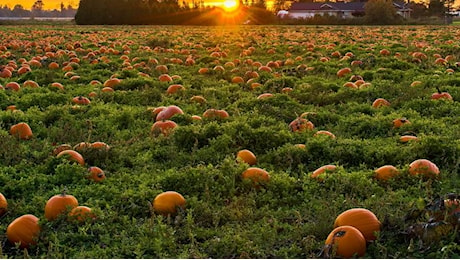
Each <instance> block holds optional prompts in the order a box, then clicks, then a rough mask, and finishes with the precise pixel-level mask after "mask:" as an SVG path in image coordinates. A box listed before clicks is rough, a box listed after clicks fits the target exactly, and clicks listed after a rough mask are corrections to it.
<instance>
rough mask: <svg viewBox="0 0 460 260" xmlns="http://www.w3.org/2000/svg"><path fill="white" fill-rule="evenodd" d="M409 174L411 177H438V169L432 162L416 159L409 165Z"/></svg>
mask: <svg viewBox="0 0 460 260" xmlns="http://www.w3.org/2000/svg"><path fill="white" fill-rule="evenodd" d="M409 173H410V174H411V175H414V176H415V175H423V176H424V177H438V176H439V168H438V166H437V165H436V164H434V163H433V162H431V161H429V160H427V159H418V160H415V161H413V162H411V163H410V164H409Z"/></svg>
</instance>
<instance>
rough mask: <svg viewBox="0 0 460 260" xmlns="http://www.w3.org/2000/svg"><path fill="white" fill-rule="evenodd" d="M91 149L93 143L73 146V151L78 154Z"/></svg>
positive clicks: (80, 143) (81, 143)
mask: <svg viewBox="0 0 460 260" xmlns="http://www.w3.org/2000/svg"><path fill="white" fill-rule="evenodd" d="M90 147H91V143H88V142H79V143H78V144H76V145H74V146H73V149H74V150H75V151H77V152H84V151H86V150H88V149H89V148H90Z"/></svg>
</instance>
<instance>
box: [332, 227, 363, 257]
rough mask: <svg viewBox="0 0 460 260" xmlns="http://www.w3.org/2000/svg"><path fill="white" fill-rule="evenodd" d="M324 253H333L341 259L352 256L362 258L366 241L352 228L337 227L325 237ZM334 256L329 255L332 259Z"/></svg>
mask: <svg viewBox="0 0 460 260" xmlns="http://www.w3.org/2000/svg"><path fill="white" fill-rule="evenodd" d="M325 244H326V249H325V252H327V253H328V254H330V252H331V251H332V252H335V255H337V256H340V257H343V258H351V257H353V256H354V255H357V256H364V254H365V253H366V240H365V239H364V236H363V235H362V234H361V232H360V231H359V230H358V229H356V228H355V227H352V226H341V227H337V228H335V229H334V230H332V232H331V233H330V234H329V235H328V236H327V239H326V243H325ZM335 255H331V256H332V257H334V256H335Z"/></svg>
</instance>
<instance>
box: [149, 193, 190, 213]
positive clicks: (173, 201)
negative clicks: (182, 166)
mask: <svg viewBox="0 0 460 260" xmlns="http://www.w3.org/2000/svg"><path fill="white" fill-rule="evenodd" d="M185 203H186V201H185V198H184V197H183V196H182V195H181V194H180V193H178V192H175V191H165V192H163V193H160V194H158V195H157V196H156V197H155V199H154V200H153V209H154V210H155V212H157V213H158V214H161V215H164V216H168V215H175V214H176V213H177V208H182V209H185Z"/></svg>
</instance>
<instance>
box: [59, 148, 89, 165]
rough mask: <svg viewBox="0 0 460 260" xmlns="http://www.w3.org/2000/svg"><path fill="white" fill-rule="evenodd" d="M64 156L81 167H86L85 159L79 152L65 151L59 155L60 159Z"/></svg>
mask: <svg viewBox="0 0 460 260" xmlns="http://www.w3.org/2000/svg"><path fill="white" fill-rule="evenodd" d="M62 156H65V157H67V158H68V159H69V160H71V161H74V162H76V163H78V164H80V165H81V166H84V165H85V160H84V159H83V156H82V155H81V154H80V153H79V152H76V151H74V150H64V151H62V152H60V153H58V155H57V157H58V158H59V157H62Z"/></svg>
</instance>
